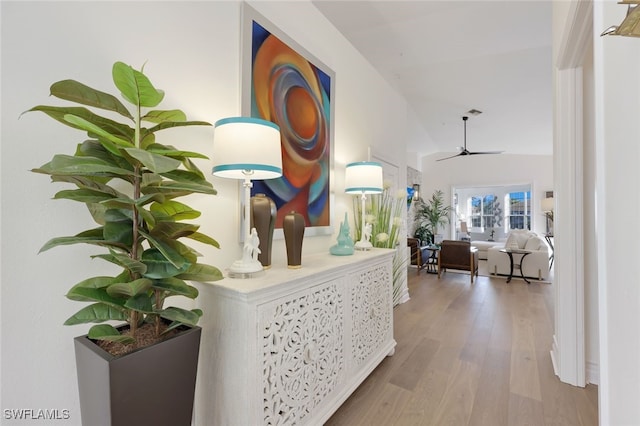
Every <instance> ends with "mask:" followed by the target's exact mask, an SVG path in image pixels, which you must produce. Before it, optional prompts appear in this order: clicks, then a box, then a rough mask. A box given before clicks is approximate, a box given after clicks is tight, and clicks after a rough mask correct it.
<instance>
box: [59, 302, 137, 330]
mask: <svg viewBox="0 0 640 426" xmlns="http://www.w3.org/2000/svg"><path fill="white" fill-rule="evenodd" d="M127 318H128V317H127V314H126V312H124V311H123V310H122V309H117V308H114V307H113V306H111V305H107V304H104V303H94V304H92V305H89V306H85V307H84V308H82V309H80V310H79V311H78V312H76V313H75V314H74V315H73V316H71V317H69V319H67V320H66V321H65V322H64V325H76V324H86V323H89V322H104V321H111V320H115V321H126V320H127Z"/></svg>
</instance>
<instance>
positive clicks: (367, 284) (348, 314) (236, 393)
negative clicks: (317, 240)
mask: <svg viewBox="0 0 640 426" xmlns="http://www.w3.org/2000/svg"><path fill="white" fill-rule="evenodd" d="M393 253H394V251H393V250H386V249H373V250H370V251H367V252H356V253H355V254H354V255H352V256H332V255H330V254H317V255H311V256H303V259H302V268H301V269H287V268H286V265H283V266H277V265H274V266H273V267H272V268H271V269H269V270H267V271H266V272H265V274H264V275H263V276H260V277H257V278H251V279H231V278H225V279H223V280H221V281H218V282H215V283H212V284H203V283H198V284H197V286H198V289H199V290H200V297H199V298H198V305H199V307H200V308H201V309H202V310H203V311H204V317H203V319H202V320H201V326H202V328H203V331H202V340H201V346H200V364H199V367H198V384H197V389H196V406H195V416H194V420H195V424H196V425H198V426H205V425H206V426H210V425H220V426H244V425H246V426H256V425H302V424H305V425H321V424H323V423H324V422H325V421H326V420H327V419H328V418H329V417H330V416H331V415H332V414H333V413H334V412H335V411H336V410H337V409H338V407H340V405H341V404H342V403H343V402H344V401H345V400H346V399H347V398H348V397H349V395H350V394H351V393H352V392H353V391H354V390H355V389H356V388H357V387H358V386H359V385H360V383H362V381H363V380H364V379H365V378H366V377H367V376H368V375H369V374H370V373H371V372H372V371H373V369H374V368H375V367H376V366H377V365H378V364H379V363H380V362H381V361H382V360H383V359H384V357H385V356H387V355H392V354H393V351H394V348H395V345H396V342H395V340H393V301H392V298H393V296H392V293H393V290H392V259H393Z"/></svg>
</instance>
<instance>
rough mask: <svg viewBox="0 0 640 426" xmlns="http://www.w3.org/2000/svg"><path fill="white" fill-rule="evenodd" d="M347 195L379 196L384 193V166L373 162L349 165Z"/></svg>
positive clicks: (347, 170)
mask: <svg viewBox="0 0 640 426" xmlns="http://www.w3.org/2000/svg"><path fill="white" fill-rule="evenodd" d="M344 192H346V193H347V194H379V193H381V192H382V165H381V164H380V163H376V162H372V161H359V162H356V163H349V164H347V168H346V170H345V190H344Z"/></svg>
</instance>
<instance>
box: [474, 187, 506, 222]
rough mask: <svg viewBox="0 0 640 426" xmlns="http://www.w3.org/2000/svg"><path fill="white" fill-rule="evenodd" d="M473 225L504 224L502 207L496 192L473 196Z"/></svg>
mask: <svg viewBox="0 0 640 426" xmlns="http://www.w3.org/2000/svg"><path fill="white" fill-rule="evenodd" d="M469 211H470V214H469V217H470V219H471V227H473V228H495V227H497V226H501V225H502V209H500V202H499V201H498V197H496V196H495V195H494V194H489V195H481V196H473V197H471V208H470V209H469Z"/></svg>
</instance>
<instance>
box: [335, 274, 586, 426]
mask: <svg viewBox="0 0 640 426" xmlns="http://www.w3.org/2000/svg"><path fill="white" fill-rule="evenodd" d="M552 291H553V287H552V285H551V284H544V283H539V282H535V281H532V283H531V285H527V284H526V283H525V282H524V281H522V280H519V279H515V278H514V279H513V280H512V281H511V283H510V284H506V283H505V278H502V277H498V278H489V277H479V278H478V279H477V280H474V284H470V283H469V276H468V275H464V274H459V273H454V272H451V271H448V272H447V273H445V274H444V275H443V277H442V279H440V280H438V278H437V276H435V275H431V274H426V273H425V272H424V271H423V272H421V273H420V275H419V276H418V275H416V271H415V269H409V294H410V296H411V300H410V301H409V302H407V303H405V304H402V305H400V306H397V307H396V308H395V309H394V337H395V339H396V341H397V343H398V345H397V347H396V351H395V354H394V355H393V356H391V357H387V358H386V359H385V360H384V361H383V362H382V363H381V364H380V366H378V368H376V370H375V371H374V372H373V373H372V374H371V375H370V376H369V377H368V378H367V379H366V380H365V381H364V382H363V383H362V385H360V387H359V388H358V389H357V390H356V391H355V392H354V393H353V394H352V395H351V397H350V398H349V399H348V400H347V401H345V403H344V404H343V406H342V407H341V408H340V409H339V410H338V411H337V412H336V413H335V414H334V415H333V416H332V417H331V418H330V419H329V421H328V422H327V423H326V425H328V426H339V425H345V426H346V425H348V426H358V425H362V426H370V425H385V426H386V425H402V426H405V425H437V426H441V425H452V426H463V425H490V426H500V425H509V426H512V425H532V426H538V425H571V426H574V425H597V424H598V406H597V404H598V390H597V387H596V386H594V385H588V386H587V387H586V388H579V387H574V386H571V385H567V384H564V383H561V382H560V381H559V380H558V378H557V377H556V376H555V375H554V374H553V366H552V365H551V358H550V355H549V350H550V348H551V341H552V334H553V326H552V316H553V294H552Z"/></svg>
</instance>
